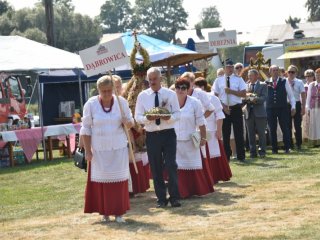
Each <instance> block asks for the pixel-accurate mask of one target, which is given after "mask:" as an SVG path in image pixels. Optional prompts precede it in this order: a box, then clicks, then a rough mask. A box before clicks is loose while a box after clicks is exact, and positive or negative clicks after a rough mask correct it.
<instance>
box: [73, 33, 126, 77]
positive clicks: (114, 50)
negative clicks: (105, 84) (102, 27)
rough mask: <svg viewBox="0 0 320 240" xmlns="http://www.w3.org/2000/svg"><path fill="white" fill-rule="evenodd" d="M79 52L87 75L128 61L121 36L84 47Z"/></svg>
mask: <svg viewBox="0 0 320 240" xmlns="http://www.w3.org/2000/svg"><path fill="white" fill-rule="evenodd" d="M79 54H80V58H81V61H82V64H83V67H84V70H85V72H86V74H87V76H88V77H90V76H94V75H97V74H99V73H103V72H106V71H109V70H112V69H113V68H115V67H118V66H122V65H125V64H129V62H130V60H129V57H128V55H127V52H126V49H125V47H124V45H123V42H122V39H121V38H117V39H114V40H112V41H109V42H105V43H102V44H99V45H96V46H93V47H90V48H87V49H84V50H82V51H80V52H79Z"/></svg>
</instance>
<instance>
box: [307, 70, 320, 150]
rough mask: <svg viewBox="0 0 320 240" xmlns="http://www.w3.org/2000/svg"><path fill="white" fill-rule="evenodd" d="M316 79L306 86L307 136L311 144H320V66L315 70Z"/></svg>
mask: <svg viewBox="0 0 320 240" xmlns="http://www.w3.org/2000/svg"><path fill="white" fill-rule="evenodd" d="M315 76H316V81H314V82H311V83H310V84H309V86H308V93H307V101H306V108H307V112H308V115H309V117H310V123H309V131H308V138H309V141H311V144H312V145H313V146H317V145H320V121H319V119H320V68H318V69H317V70H316V71H315Z"/></svg>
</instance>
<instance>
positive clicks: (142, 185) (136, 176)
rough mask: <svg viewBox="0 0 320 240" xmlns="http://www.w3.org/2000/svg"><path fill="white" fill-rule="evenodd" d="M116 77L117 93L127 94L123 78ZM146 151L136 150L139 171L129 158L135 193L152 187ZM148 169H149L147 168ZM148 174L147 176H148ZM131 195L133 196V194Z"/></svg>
mask: <svg viewBox="0 0 320 240" xmlns="http://www.w3.org/2000/svg"><path fill="white" fill-rule="evenodd" d="M113 78H114V87H115V89H116V93H117V94H118V95H119V96H121V95H123V94H125V91H124V89H123V88H122V79H121V77H120V76H118V75H113ZM130 134H131V142H132V143H134V142H135V136H134V134H136V132H135V131H134V129H131V131H130ZM146 155H147V153H146V152H137V151H135V152H134V157H135V162H136V166H137V169H138V173H137V172H136V171H135V168H134V164H133V159H130V158H129V169H130V178H129V192H130V194H132V195H134V194H137V193H144V192H146V191H147V190H148V189H149V188H150V184H149V174H148V173H149V171H148V170H149V168H145V167H144V166H145V165H147V164H148V157H147V156H146ZM146 169H147V170H146ZM146 175H147V176H146ZM132 195H131V196H132Z"/></svg>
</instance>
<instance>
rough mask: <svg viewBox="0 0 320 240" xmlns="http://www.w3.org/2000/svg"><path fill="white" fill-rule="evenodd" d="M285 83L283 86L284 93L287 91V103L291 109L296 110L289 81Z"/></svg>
mask: <svg viewBox="0 0 320 240" xmlns="http://www.w3.org/2000/svg"><path fill="white" fill-rule="evenodd" d="M285 81H286V85H285V86H286V91H287V95H288V99H289V102H290V104H291V109H296V99H295V98H294V95H293V92H292V88H291V86H290V83H289V81H288V80H287V79H286V80H285Z"/></svg>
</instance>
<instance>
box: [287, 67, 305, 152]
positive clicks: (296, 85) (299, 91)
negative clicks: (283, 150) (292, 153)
mask: <svg viewBox="0 0 320 240" xmlns="http://www.w3.org/2000/svg"><path fill="white" fill-rule="evenodd" d="M297 72H298V68H297V67H296V66H295V65H290V66H289V67H288V81H289V84H290V86H291V88H292V91H293V95H294V98H295V99H296V104H295V106H296V114H295V115H294V116H291V111H290V109H291V105H290V104H289V110H288V116H289V136H290V146H291V148H293V147H294V145H293V140H292V120H293V122H294V130H295V139H296V146H297V150H300V149H301V144H302V127H301V124H302V116H303V115H304V114H305V106H306V91H305V88H304V84H303V82H302V80H300V79H297V78H296V76H297Z"/></svg>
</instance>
